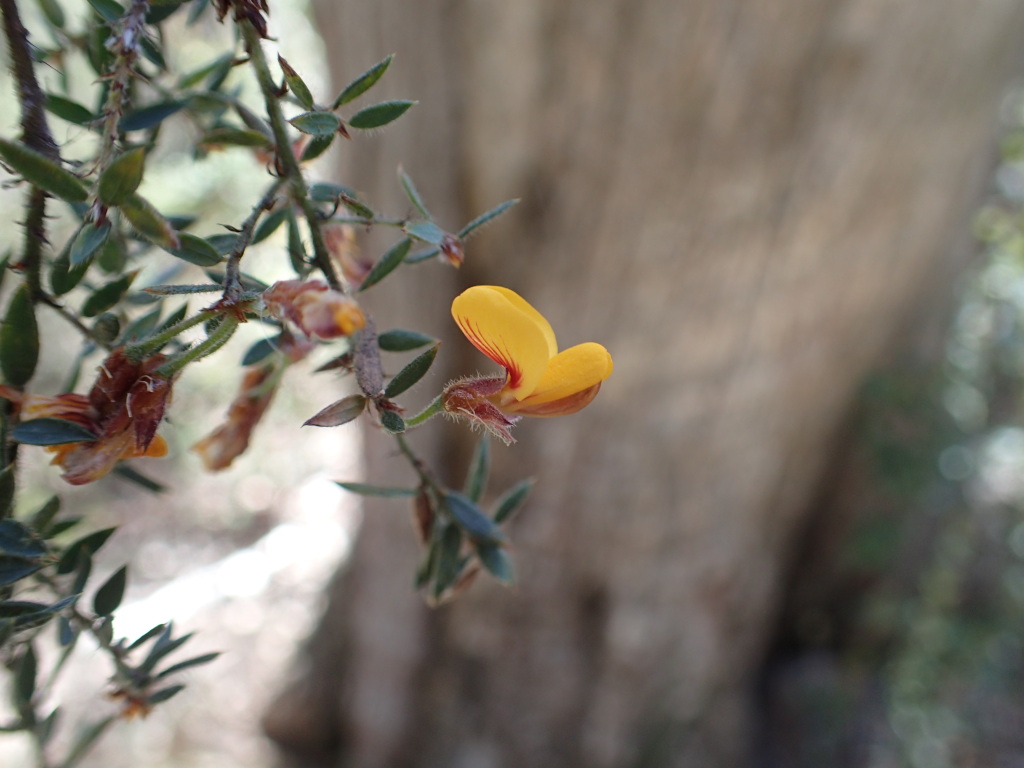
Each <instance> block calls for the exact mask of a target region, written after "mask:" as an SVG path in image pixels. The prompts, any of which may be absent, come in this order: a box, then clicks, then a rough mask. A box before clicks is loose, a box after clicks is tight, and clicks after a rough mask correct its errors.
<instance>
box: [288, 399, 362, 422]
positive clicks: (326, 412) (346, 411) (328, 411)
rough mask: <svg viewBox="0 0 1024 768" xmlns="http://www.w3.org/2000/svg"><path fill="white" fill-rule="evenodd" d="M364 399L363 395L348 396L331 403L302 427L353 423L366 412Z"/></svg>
mask: <svg viewBox="0 0 1024 768" xmlns="http://www.w3.org/2000/svg"><path fill="white" fill-rule="evenodd" d="M366 402H367V400H366V398H365V397H364V396H363V395H349V396H348V397H343V398H342V399H341V400H338V401H337V402H334V403H331V404H330V405H328V406H327V407H326V408H324V409H323V410H321V411H320V412H319V413H317V414H316V415H315V416H312V417H311V418H309V419H307V420H306V421H305V422H304V423H303V424H302V426H304V427H340V426H341V425H342V424H348V423H349V422H350V421H354V420H355V419H357V418H358V417H359V415H360V414H361V413H362V412H363V411H365V410H366Z"/></svg>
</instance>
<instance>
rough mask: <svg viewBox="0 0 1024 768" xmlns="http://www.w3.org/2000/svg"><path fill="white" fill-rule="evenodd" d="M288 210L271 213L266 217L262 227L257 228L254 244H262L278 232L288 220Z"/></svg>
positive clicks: (261, 223) (253, 239) (283, 209)
mask: <svg viewBox="0 0 1024 768" xmlns="http://www.w3.org/2000/svg"><path fill="white" fill-rule="evenodd" d="M288 210H289V209H288V208H280V209H278V210H276V211H273V212H271V213H270V214H268V215H267V216H265V217H264V219H263V221H261V222H260V225H259V226H258V227H256V232H255V233H254V234H253V236H252V243H253V245H255V244H256V243H262V242H263V241H264V240H266V239H267V238H268V237H270V236H271V235H272V234H274V232H276V231H277V229H278V227H280V226H281V225H282V224H284V222H285V219H287V218H288Z"/></svg>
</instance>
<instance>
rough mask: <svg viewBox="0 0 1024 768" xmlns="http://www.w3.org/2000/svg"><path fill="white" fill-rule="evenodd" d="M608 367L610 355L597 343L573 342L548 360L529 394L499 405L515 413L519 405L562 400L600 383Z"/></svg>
mask: <svg viewBox="0 0 1024 768" xmlns="http://www.w3.org/2000/svg"><path fill="white" fill-rule="evenodd" d="M612 367H613V366H612V356H611V355H610V354H608V350H607V349H605V348H604V347H602V346H601V345H600V344H595V343H594V342H592V341H588V342H587V343H586V344H577V345H576V346H575V347H570V348H569V349H567V350H565V351H564V352H560V353H559V354H557V355H555V356H554V357H553V358H551V360H550V361H548V366H547V369H546V370H545V371H544V376H543V377H541V380H540V382H539V383H538V384H537V386H536V388H535V389H534V390H533V393H532V394H531V395H530V396H529V397H526V398H523V399H522V400H521V401H520V403H518V404H515V403H513V404H511V405H509V406H507V407H506V406H502V408H503V410H505V411H506V412H507V413H515V412H517V411H518V410H520V409H521V410H522V412H523V413H526V412H527V411H528V410H529V409H531V408H532V407H534V406H537V405H541V404H543V403H550V402H553V401H555V400H562V399H563V398H567V397H570V396H571V395H575V394H576V393H578V392H583V391H584V390H588V389H590V388H591V387H593V386H594V385H595V384H600V383H601V382H602V381H604V380H605V379H607V378H608V377H609V376H611V375H612ZM594 394H596V392H595V393H594ZM587 402H589V400H588V401H587ZM583 405H586V403H583ZM583 405H581V406H580V407H581V408H582V407H583ZM577 410H578V409H577Z"/></svg>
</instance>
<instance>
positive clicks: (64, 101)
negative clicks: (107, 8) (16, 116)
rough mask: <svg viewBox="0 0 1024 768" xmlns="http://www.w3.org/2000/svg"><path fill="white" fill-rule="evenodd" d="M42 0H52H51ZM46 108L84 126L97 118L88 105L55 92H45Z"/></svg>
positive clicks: (47, 0)
mask: <svg viewBox="0 0 1024 768" xmlns="http://www.w3.org/2000/svg"><path fill="white" fill-rule="evenodd" d="M44 1H46V2H52V1H53V0H44ZM46 109H47V111H48V112H50V113H51V114H54V115H56V116H57V117H59V118H60V119H61V120H66V121H67V122H69V123H72V124H74V125H81V126H83V127H86V128H87V127H89V126H90V125H91V124H92V123H94V122H95V121H96V120H98V119H99V118H98V117H97V116H96V115H95V114H94V113H93V112H92V110H90V109H89V108H88V107H85V106H82V105H81V104H79V103H78V102H77V101H72V100H71V99H69V98H66V97H64V96H59V95H58V94H56V93H48V94H46Z"/></svg>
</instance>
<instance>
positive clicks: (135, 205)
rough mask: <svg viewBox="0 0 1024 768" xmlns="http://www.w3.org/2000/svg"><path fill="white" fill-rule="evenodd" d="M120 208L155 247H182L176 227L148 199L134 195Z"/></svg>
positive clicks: (119, 206)
mask: <svg viewBox="0 0 1024 768" xmlns="http://www.w3.org/2000/svg"><path fill="white" fill-rule="evenodd" d="M118 208H119V210H120V211H121V213H122V214H124V217H125V218H126V219H128V221H129V222H131V225H132V226H133V227H135V229H136V230H137V231H138V232H139V234H141V235H143V236H144V237H145V238H146V239H147V240H149V241H150V242H152V243H153V244H154V245H159V246H160V247H161V248H180V247H181V240H180V239H179V238H178V233H177V232H176V231H175V229H174V227H172V226H171V223H170V222H169V221H168V220H167V219H166V218H165V217H164V215H163V214H162V213H160V211H158V210H157V209H156V208H154V207H153V204H152V203H150V202H149V201H148V200H146V198H144V197H142V196H141V195H137V194H134V193H133V194H131V195H129V196H128V197H127V199H125V200H124V201H123V202H122V203H120V204H119V205H118Z"/></svg>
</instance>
